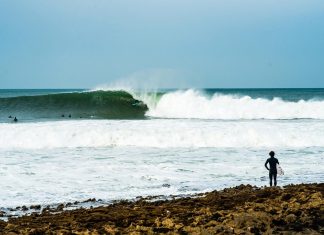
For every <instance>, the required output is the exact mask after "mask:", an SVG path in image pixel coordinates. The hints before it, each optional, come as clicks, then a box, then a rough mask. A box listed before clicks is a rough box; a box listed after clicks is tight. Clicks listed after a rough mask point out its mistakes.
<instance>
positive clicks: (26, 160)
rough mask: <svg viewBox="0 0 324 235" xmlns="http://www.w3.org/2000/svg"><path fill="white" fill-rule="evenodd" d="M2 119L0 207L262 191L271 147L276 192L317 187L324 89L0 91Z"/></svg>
mask: <svg viewBox="0 0 324 235" xmlns="http://www.w3.org/2000/svg"><path fill="white" fill-rule="evenodd" d="M0 115H1V116H0V188H1V190H0V209H1V210H6V209H8V208H14V207H17V206H22V205H26V206H28V205H35V204H41V205H52V204H55V203H65V202H74V201H82V200H86V199H88V198H96V199H101V200H102V201H103V202H108V203H109V202H111V201H113V200H118V199H134V198H136V197H137V196H149V195H164V196H168V195H179V196H181V195H188V194H194V193H200V192H206V191H211V190H215V189H222V188H225V187H231V186H236V185H240V184H251V185H257V186H264V185H268V172H267V170H266V169H265V167H264V163H265V161H266V159H267V158H268V152H269V151H271V150H273V151H275V152H276V157H277V158H278V159H279V162H280V164H281V166H282V168H283V169H284V171H285V175H284V176H280V177H279V178H278V185H279V186H283V185H287V184H292V183H293V184H295V183H309V182H324V89H185V90H158V91H146V92H144V91H134V90H131V89H125V90H116V89H115V90H113V89H112V90H76V89H72V90H71V89H70V90H0ZM10 116H11V117H10ZM14 117H17V119H18V122H14V121H13V118H14Z"/></svg>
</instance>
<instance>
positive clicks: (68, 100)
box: [0, 91, 148, 120]
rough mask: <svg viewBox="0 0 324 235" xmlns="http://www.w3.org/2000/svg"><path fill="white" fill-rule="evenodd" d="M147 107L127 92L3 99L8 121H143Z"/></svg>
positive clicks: (1, 108)
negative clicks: (65, 119) (74, 119)
mask: <svg viewBox="0 0 324 235" xmlns="http://www.w3.org/2000/svg"><path fill="white" fill-rule="evenodd" d="M147 110H148V108H147V106H146V105H145V104H144V103H143V102H141V101H139V100H137V99H135V98H134V97H133V96H132V95H131V94H130V93H128V92H126V91H91V92H74V93H59V94H49V95H37V96H19V97H10V98H0V111H1V114H2V115H5V116H6V117H7V116H9V115H11V116H17V117H18V118H21V119H24V120H27V119H39V118H44V119H57V118H61V117H63V116H64V117H68V116H69V115H71V117H72V118H98V119H137V118H144V117H145V112H146V111H147Z"/></svg>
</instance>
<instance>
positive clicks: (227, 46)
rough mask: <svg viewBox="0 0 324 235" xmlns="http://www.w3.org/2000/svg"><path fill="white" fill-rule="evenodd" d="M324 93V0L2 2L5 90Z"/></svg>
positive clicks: (0, 59)
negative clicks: (118, 87) (122, 87)
mask: <svg viewBox="0 0 324 235" xmlns="http://www.w3.org/2000/svg"><path fill="white" fill-rule="evenodd" d="M116 81H117V83H118V81H122V82H125V83H127V82H128V81H129V82H130V83H132V84H133V85H135V86H141V85H143V84H144V85H145V84H146V85H147V84H148V83H150V84H151V85H152V86H163V87H216V88H231V87H234V88H236V87H239V88H242V87H324V1H323V0H318V1H315V0H314V1H313V0H302V1H301V0H285V1H279V0H276V1H274V0H264V1H260V0H250V1H249V0H244V1H243V0H236V1H234V0H224V1H217V0H210V1H208V0H195V1H193V0H128V1H127V0H115V1H114V0H87V1H86V0H46V1H45V0H28V1H24V0H20V1H19V0H0V89H1V88H93V87H96V86H98V85H100V84H111V83H115V82H116Z"/></svg>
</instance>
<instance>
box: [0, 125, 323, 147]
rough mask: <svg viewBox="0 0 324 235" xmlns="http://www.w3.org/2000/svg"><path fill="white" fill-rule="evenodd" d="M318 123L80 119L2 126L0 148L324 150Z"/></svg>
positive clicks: (0, 128)
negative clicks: (289, 148) (273, 148)
mask: <svg viewBox="0 0 324 235" xmlns="http://www.w3.org/2000/svg"><path fill="white" fill-rule="evenodd" d="M323 133H324V122H322V121H312V122H309V121H289V122H286V121H271V120H267V121H204V120H200V121H193V120H189V119H182V120H178V119H169V120H168V119H164V120H163V119H152V120H123V121H121V120H119V121H117V120H82V121H55V122H39V123H19V124H15V125H13V124H0V149H19V148H20V149H42V148H65V147H68V148H76V147H125V146H135V147H157V148H201V147H234V148H237V147H253V148H255V147H256V148H258V147H316V146H317V147H324V136H323Z"/></svg>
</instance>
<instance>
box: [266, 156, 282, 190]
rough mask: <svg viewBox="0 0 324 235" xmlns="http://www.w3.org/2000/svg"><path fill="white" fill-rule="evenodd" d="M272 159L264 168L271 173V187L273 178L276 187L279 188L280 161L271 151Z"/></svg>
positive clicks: (269, 159)
mask: <svg viewBox="0 0 324 235" xmlns="http://www.w3.org/2000/svg"><path fill="white" fill-rule="evenodd" d="M269 155H270V158H268V159H267V161H266V162H265V164H264V166H265V168H267V170H268V171H269V179H270V186H272V178H273V180H274V185H275V186H277V164H279V161H278V159H277V158H275V157H274V156H275V153H274V152H273V151H271V152H270V153H269ZM268 163H269V166H270V169H269V168H268Z"/></svg>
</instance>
